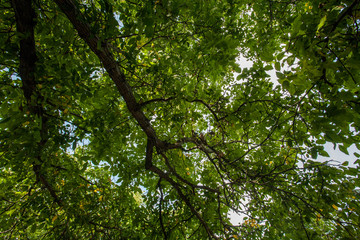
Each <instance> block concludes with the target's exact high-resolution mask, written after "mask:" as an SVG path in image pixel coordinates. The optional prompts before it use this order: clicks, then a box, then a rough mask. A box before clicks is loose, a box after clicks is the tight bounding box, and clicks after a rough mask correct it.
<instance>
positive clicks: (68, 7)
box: [55, 0, 165, 148]
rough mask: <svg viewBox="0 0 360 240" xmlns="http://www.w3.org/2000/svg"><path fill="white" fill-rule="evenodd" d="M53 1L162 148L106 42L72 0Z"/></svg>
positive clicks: (162, 144)
mask: <svg viewBox="0 0 360 240" xmlns="http://www.w3.org/2000/svg"><path fill="white" fill-rule="evenodd" d="M55 2H56V4H57V5H58V6H59V8H60V9H61V10H62V11H63V12H64V13H65V15H66V16H67V17H68V19H69V20H70V22H71V23H72V24H73V26H74V28H75V29H76V30H77V32H78V33H79V36H80V37H81V38H82V39H83V40H84V41H85V42H86V43H87V44H88V46H89V47H90V49H91V50H92V51H93V52H94V53H95V54H96V55H97V56H98V58H99V59H100V61H101V63H102V64H103V65H104V68H105V69H106V71H107V73H108V74H109V76H110V78H111V79H112V80H113V82H114V83H115V85H116V87H117V89H118V91H119V93H120V94H121V96H122V97H123V98H124V100H125V102H126V106H127V108H128V109H129V111H130V113H131V115H132V116H133V117H134V118H135V119H136V121H137V122H138V124H139V125H140V127H141V128H142V129H143V131H144V132H145V133H146V135H147V136H148V138H150V139H153V140H154V141H155V145H156V147H158V148H164V147H165V144H164V143H163V142H162V141H160V140H159V139H158V138H157V136H156V133H155V130H154V129H153V127H152V126H151V124H150V121H149V119H148V118H147V117H146V116H145V114H144V113H143V112H142V111H141V106H140V104H139V103H138V102H137V101H136V99H135V96H134V94H133V92H132V89H131V87H130V85H129V84H128V83H127V80H126V77H125V74H124V73H123V72H122V71H121V70H120V67H119V65H118V63H117V62H116V60H115V58H114V56H113V55H112V53H111V51H110V47H109V45H108V44H107V42H106V41H102V40H100V38H99V37H98V36H97V35H96V34H93V33H92V32H91V28H90V25H89V24H88V23H87V22H85V21H84V18H82V14H81V12H80V11H79V9H78V7H77V6H76V5H75V4H74V2H73V1H72V0H55Z"/></svg>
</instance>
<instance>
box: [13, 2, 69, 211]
mask: <svg viewBox="0 0 360 240" xmlns="http://www.w3.org/2000/svg"><path fill="white" fill-rule="evenodd" d="M31 4H32V1H30V0H13V1H12V7H13V9H14V11H15V18H16V30H17V32H18V33H20V37H21V39H20V56H19V57H20V68H19V73H20V77H21V81H22V83H23V91H24V96H25V98H26V100H27V103H28V106H29V109H30V110H31V111H32V112H33V113H35V114H38V115H39V116H40V117H41V120H42V124H41V125H42V127H41V130H40V136H41V141H40V143H39V150H38V151H39V153H38V156H37V158H38V160H39V161H40V162H41V158H40V155H41V154H40V152H41V149H42V147H43V146H44V145H45V143H46V141H47V125H46V122H47V118H46V117H44V116H43V114H42V113H43V109H42V107H41V106H39V105H37V102H36V101H35V102H34V103H32V101H31V99H32V96H34V94H35V89H36V81H35V71H36V61H37V57H36V48H35V38H34V27H35V21H34V18H35V17H36V15H35V11H34V9H33V8H32V5H31ZM34 104H35V107H34ZM33 171H34V172H35V175H36V178H37V180H38V181H39V182H41V183H42V184H43V185H44V186H45V188H46V189H47V190H48V191H49V193H50V195H51V196H52V197H53V198H54V200H55V202H57V203H58V205H59V206H61V205H62V203H61V200H60V199H59V197H58V196H57V194H56V192H55V190H54V188H53V187H52V186H51V184H50V183H49V182H48V181H47V179H46V177H45V176H44V175H43V173H42V172H41V165H39V164H35V163H34V165H33Z"/></svg>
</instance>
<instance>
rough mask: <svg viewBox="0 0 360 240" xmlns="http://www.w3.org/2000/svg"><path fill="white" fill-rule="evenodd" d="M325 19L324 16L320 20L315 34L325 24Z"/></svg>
mask: <svg viewBox="0 0 360 240" xmlns="http://www.w3.org/2000/svg"><path fill="white" fill-rule="evenodd" d="M326 17H327V16H326V15H325V16H323V17H322V18H321V20H320V23H319V25H318V26H317V29H316V31H317V32H318V31H319V30H320V28H322V27H323V26H324V24H325V22H326Z"/></svg>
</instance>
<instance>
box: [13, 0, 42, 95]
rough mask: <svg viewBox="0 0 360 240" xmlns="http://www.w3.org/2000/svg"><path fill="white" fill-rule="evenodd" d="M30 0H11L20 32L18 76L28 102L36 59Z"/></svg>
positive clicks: (33, 80)
mask: <svg viewBox="0 0 360 240" xmlns="http://www.w3.org/2000/svg"><path fill="white" fill-rule="evenodd" d="M31 2H32V1H30V0H12V5H13V9H14V11H15V18H16V30H17V32H18V33H20V34H19V35H20V38H21V39H20V69H19V73H20V77H21V80H22V83H23V86H22V88H23V91H24V95H25V98H26V100H27V101H28V102H30V101H31V95H32V94H33V91H34V90H35V87H36V85H35V76H34V74H35V63H36V60H37V57H36V51H35V38H34V27H35V21H34V18H35V12H34V10H33V8H32V6H31Z"/></svg>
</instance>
